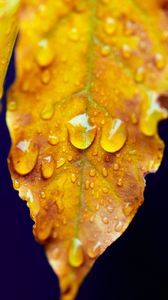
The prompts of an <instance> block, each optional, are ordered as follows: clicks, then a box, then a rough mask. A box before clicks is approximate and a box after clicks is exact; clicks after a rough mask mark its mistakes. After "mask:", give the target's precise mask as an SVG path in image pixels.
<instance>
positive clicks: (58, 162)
mask: <svg viewBox="0 0 168 300" xmlns="http://www.w3.org/2000/svg"><path fill="white" fill-rule="evenodd" d="M64 164H65V158H63V157H61V158H60V159H58V160H57V165H56V168H57V169H58V168H60V167H62V166H63V165H64Z"/></svg>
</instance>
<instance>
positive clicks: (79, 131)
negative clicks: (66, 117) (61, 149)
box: [67, 113, 96, 150]
mask: <svg viewBox="0 0 168 300" xmlns="http://www.w3.org/2000/svg"><path fill="white" fill-rule="evenodd" d="M88 119H89V117H88V115H87V114H86V113H84V114H80V115H78V116H76V117H74V118H73V119H71V120H70V121H69V122H68V124H67V127H68V131H69V137H70V141H71V143H72V145H73V146H74V147H76V148H78V149H81V150H84V149H87V148H88V147H89V146H90V145H91V144H92V143H93V140H94V138H95V136H96V126H92V125H90V124H89V121H88Z"/></svg>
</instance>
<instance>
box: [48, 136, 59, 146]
mask: <svg viewBox="0 0 168 300" xmlns="http://www.w3.org/2000/svg"><path fill="white" fill-rule="evenodd" d="M48 142H49V144H50V145H52V146H55V145H57V144H58V143H59V138H58V137H57V136H56V135H54V134H50V135H49V137H48Z"/></svg>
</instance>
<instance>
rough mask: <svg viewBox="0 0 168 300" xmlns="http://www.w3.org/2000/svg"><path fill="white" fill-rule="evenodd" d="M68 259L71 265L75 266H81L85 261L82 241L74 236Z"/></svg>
mask: <svg viewBox="0 0 168 300" xmlns="http://www.w3.org/2000/svg"><path fill="white" fill-rule="evenodd" d="M68 259H69V263H70V265H71V266H72V267H74V268H78V267H80V266H81V265H82V264H83V262H84V254H83V247H82V243H81V241H80V240H79V239H77V238H74V239H73V241H72V243H71V246H70V249H69V255H68Z"/></svg>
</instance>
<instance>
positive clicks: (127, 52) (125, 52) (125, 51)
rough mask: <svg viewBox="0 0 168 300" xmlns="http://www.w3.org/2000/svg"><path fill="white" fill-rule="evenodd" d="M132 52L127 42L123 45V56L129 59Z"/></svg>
mask: <svg viewBox="0 0 168 300" xmlns="http://www.w3.org/2000/svg"><path fill="white" fill-rule="evenodd" d="M131 54H132V50H131V48H130V47H129V46H128V45H127V44H125V45H123V47H122V55H123V57H124V58H126V59H128V58H130V57H131Z"/></svg>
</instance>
